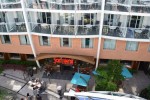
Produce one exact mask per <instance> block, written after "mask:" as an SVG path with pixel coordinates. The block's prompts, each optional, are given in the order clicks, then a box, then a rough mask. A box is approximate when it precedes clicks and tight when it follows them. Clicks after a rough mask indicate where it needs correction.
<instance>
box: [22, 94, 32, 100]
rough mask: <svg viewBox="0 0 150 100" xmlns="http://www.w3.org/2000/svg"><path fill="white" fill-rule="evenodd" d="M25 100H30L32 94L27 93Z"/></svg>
mask: <svg viewBox="0 0 150 100" xmlns="http://www.w3.org/2000/svg"><path fill="white" fill-rule="evenodd" d="M22 100H24V99H22ZM27 100H32V96H30V94H29V93H27Z"/></svg>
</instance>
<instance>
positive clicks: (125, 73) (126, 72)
mask: <svg viewBox="0 0 150 100" xmlns="http://www.w3.org/2000/svg"><path fill="white" fill-rule="evenodd" d="M121 74H122V75H123V76H124V77H125V78H132V77H133V76H132V74H131V73H130V72H129V70H128V69H127V68H126V67H123V69H122V73H121Z"/></svg>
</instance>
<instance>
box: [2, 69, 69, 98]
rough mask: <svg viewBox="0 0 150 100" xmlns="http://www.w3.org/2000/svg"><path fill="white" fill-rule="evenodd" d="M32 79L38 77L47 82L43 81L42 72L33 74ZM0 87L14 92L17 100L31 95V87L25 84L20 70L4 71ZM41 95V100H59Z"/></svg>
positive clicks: (44, 93)
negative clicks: (16, 94)
mask: <svg viewBox="0 0 150 100" xmlns="http://www.w3.org/2000/svg"><path fill="white" fill-rule="evenodd" d="M4 73H5V74H4ZM34 77H38V78H40V79H42V80H44V81H46V82H49V80H48V79H47V78H45V79H44V78H42V72H40V73H38V74H35V75H34ZM53 81H54V80H51V82H53ZM58 83H60V82H58ZM60 84H61V83H60ZM0 87H5V88H6V89H9V90H12V91H14V92H15V93H18V100H20V98H22V97H23V98H25V96H26V94H27V93H29V94H30V95H33V89H32V87H31V86H29V85H28V84H27V82H26V81H25V80H24V76H23V72H22V71H20V70H16V71H14V70H5V71H4V72H3V73H2V74H1V75H0ZM41 95H42V98H43V100H59V99H58V98H56V97H55V96H53V95H51V94H48V93H46V92H43V93H42V94H41ZM33 100H34V99H33ZM62 100H66V99H65V98H63V99H62Z"/></svg>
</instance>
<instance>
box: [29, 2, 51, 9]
mask: <svg viewBox="0 0 150 100" xmlns="http://www.w3.org/2000/svg"><path fill="white" fill-rule="evenodd" d="M28 7H29V8H33V9H49V6H48V4H47V3H46V2H45V3H39V4H37V3H32V4H30V5H29V6H28Z"/></svg>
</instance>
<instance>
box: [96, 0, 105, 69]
mask: <svg viewBox="0 0 150 100" xmlns="http://www.w3.org/2000/svg"><path fill="white" fill-rule="evenodd" d="M104 8H105V0H102V6H101V17H100V18H101V20H100V27H99V37H98V48H97V57H96V66H95V70H97V68H98V63H99V55H100V49H101V36H102V29H103V20H104Z"/></svg>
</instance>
